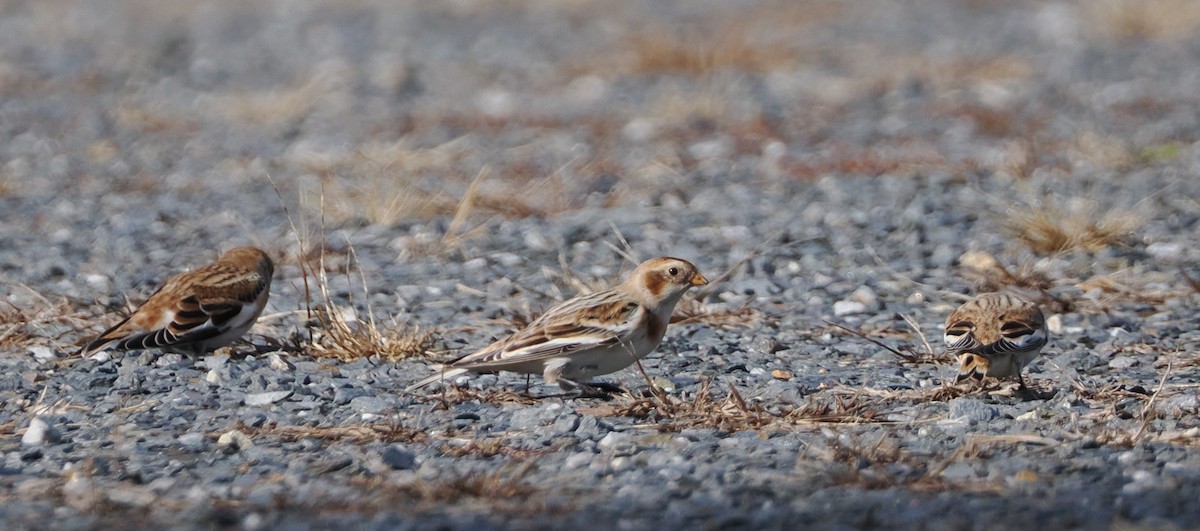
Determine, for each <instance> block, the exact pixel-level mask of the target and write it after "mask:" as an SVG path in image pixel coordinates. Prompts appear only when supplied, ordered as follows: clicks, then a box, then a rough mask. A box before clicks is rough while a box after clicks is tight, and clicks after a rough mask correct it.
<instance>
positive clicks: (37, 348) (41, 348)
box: [29, 345, 58, 363]
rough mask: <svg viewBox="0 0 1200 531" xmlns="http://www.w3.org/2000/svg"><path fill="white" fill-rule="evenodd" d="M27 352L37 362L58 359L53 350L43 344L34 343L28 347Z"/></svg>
mask: <svg viewBox="0 0 1200 531" xmlns="http://www.w3.org/2000/svg"><path fill="white" fill-rule="evenodd" d="M29 353H30V354H32V355H33V359H34V361H36V362H38V363H46V362H48V361H53V360H56V359H58V356H57V355H56V354H54V351H53V350H50V347H47V346H45V345H34V346H32V347H29Z"/></svg>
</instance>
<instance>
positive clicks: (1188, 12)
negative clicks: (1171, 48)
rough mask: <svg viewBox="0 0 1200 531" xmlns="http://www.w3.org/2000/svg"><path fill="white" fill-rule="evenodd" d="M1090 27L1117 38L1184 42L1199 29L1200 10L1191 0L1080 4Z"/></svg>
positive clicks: (1098, 0) (1112, 0) (1102, 0)
mask: <svg viewBox="0 0 1200 531" xmlns="http://www.w3.org/2000/svg"><path fill="white" fill-rule="evenodd" d="M1079 5H1080V6H1081V7H1083V11H1084V18H1085V19H1086V20H1087V21H1088V22H1090V23H1091V24H1090V27H1091V28H1094V29H1096V30H1098V32H1099V33H1100V34H1102V35H1106V36H1109V37H1112V38H1118V39H1160V40H1177V39H1185V38H1188V37H1190V36H1192V35H1194V34H1195V31H1196V29H1197V28H1200V8H1198V7H1197V5H1196V3H1195V2H1192V1H1190V0H1095V1H1087V2H1080V3H1079Z"/></svg>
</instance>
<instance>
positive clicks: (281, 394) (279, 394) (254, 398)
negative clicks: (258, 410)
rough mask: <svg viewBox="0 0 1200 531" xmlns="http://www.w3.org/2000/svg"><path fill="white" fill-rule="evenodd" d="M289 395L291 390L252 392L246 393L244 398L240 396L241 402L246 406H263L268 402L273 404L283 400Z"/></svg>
mask: <svg viewBox="0 0 1200 531" xmlns="http://www.w3.org/2000/svg"><path fill="white" fill-rule="evenodd" d="M289 396H292V392H291V391H268V392H265V393H254V394H249V395H246V396H245V398H242V403H243V404H246V405H247V406H265V405H268V404H274V403H276V402H279V401H280V400H284V399H286V398H287V397H289Z"/></svg>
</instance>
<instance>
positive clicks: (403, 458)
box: [379, 444, 417, 470]
mask: <svg viewBox="0 0 1200 531" xmlns="http://www.w3.org/2000/svg"><path fill="white" fill-rule="evenodd" d="M379 457H380V459H382V460H383V462H384V464H386V465H387V466H389V467H391V468H392V470H413V469H415V468H416V467H417V454H414V453H413V452H411V451H409V450H407V449H405V448H404V447H403V446H400V445H397V444H393V445H391V446H388V447H387V448H386V449H384V450H383V453H382V454H380V456H379Z"/></svg>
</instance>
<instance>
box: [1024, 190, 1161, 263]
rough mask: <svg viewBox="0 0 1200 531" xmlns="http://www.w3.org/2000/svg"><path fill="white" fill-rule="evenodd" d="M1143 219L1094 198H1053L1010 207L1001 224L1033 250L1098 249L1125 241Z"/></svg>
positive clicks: (1039, 251)
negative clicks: (1063, 201) (1102, 205)
mask: <svg viewBox="0 0 1200 531" xmlns="http://www.w3.org/2000/svg"><path fill="white" fill-rule="evenodd" d="M1140 222H1141V218H1140V216H1138V215H1136V214H1135V213H1133V212H1132V211H1127V210H1122V209H1118V208H1109V209H1101V208H1100V206H1099V205H1097V204H1096V203H1095V202H1092V201H1086V200H1077V201H1068V202H1067V203H1066V205H1065V206H1060V204H1059V203H1057V202H1054V201H1046V202H1044V203H1042V204H1036V205H1025V206H1017V207H1013V208H1010V209H1009V210H1008V211H1007V212H1006V213H1005V214H1004V217H1003V219H1002V220H1001V226H1002V227H1004V229H1005V230H1007V231H1008V232H1009V233H1010V234H1012V235H1013V236H1014V237H1016V238H1017V239H1018V240H1020V241H1022V242H1024V243H1025V245H1026V246H1028V247H1029V248H1030V249H1032V250H1033V251H1034V252H1037V253H1041V254H1056V253H1063V252H1067V251H1073V250H1082V251H1086V252H1096V251H1099V250H1101V249H1104V248H1106V247H1110V246H1114V245H1121V244H1123V243H1125V241H1126V240H1127V239H1128V236H1129V234H1130V233H1131V232H1133V231H1134V229H1136V228H1137V227H1138V225H1139V224H1140Z"/></svg>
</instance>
